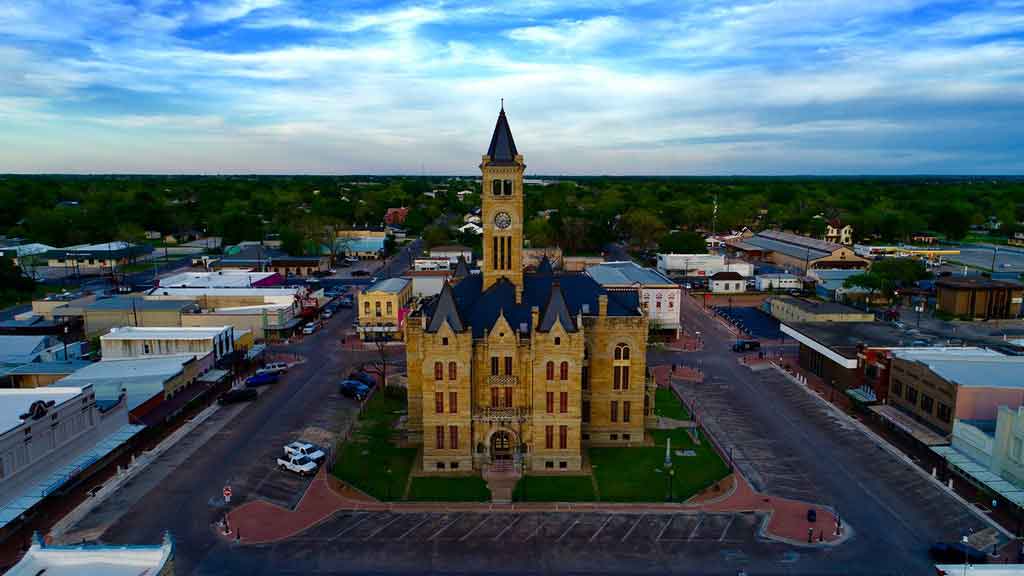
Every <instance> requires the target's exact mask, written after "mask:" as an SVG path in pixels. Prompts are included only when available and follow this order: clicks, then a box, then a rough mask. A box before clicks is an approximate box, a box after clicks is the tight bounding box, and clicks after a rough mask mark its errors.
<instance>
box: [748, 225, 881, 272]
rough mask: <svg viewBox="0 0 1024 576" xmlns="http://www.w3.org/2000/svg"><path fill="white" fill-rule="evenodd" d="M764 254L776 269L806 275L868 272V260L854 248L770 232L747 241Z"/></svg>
mask: <svg viewBox="0 0 1024 576" xmlns="http://www.w3.org/2000/svg"><path fill="white" fill-rule="evenodd" d="M744 242H745V243H746V244H749V245H751V246H755V247H757V248H759V249H760V250H762V251H763V252H762V254H763V255H762V258H763V259H764V260H766V261H768V262H770V263H772V264H775V265H776V266H781V267H783V268H786V269H788V270H799V271H801V272H803V273H806V272H807V271H808V270H812V269H815V268H842V269H850V268H854V269H864V268H867V267H868V264H869V262H868V260H867V259H865V258H861V257H860V256H858V255H856V254H855V253H854V251H853V249H852V247H850V246H844V245H842V244H835V243H832V242H826V241H825V240H819V239H817V238H810V237H807V236H800V235H799V234H792V233H789V232H779V231H775V230H766V231H764V232H758V233H757V234H754V235H753V236H751V237H750V238H747V239H746V240H745V241H744Z"/></svg>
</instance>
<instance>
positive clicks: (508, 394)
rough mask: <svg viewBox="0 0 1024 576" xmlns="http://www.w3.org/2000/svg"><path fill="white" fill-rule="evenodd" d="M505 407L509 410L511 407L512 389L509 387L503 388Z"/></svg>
mask: <svg viewBox="0 0 1024 576" xmlns="http://www.w3.org/2000/svg"><path fill="white" fill-rule="evenodd" d="M505 407H506V408H511V407H512V387H511V386H506V387H505Z"/></svg>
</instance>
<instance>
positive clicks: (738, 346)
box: [732, 340, 761, 352]
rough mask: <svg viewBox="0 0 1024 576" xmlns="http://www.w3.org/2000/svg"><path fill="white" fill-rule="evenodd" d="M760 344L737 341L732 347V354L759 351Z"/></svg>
mask: <svg viewBox="0 0 1024 576" xmlns="http://www.w3.org/2000/svg"><path fill="white" fill-rule="evenodd" d="M760 349H761V343H760V342H758V341H757V340H737V341H736V342H735V343H734V344H733V345H732V351H733V352H748V351H750V350H760Z"/></svg>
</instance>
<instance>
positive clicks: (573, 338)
mask: <svg viewBox="0 0 1024 576" xmlns="http://www.w3.org/2000/svg"><path fill="white" fill-rule="evenodd" d="M525 168H526V165H525V164H524V162H523V157H522V156H521V155H520V154H519V153H518V152H517V150H516V146H515V142H514V141H513V139H512V133H511V131H510V129H509V126H508V121H507V119H506V117H505V112H504V110H502V111H501V113H500V114H499V116H498V121H497V124H496V126H495V129H494V134H493V136H492V138H491V144H490V147H489V149H488V151H487V153H486V154H485V155H484V156H483V160H482V162H481V164H480V170H481V172H482V173H483V179H482V180H483V194H482V204H483V206H482V220H483V227H484V238H483V259H482V261H481V273H480V274H471V275H468V276H462V277H458V278H453V279H454V280H455V283H454V284H451V283H446V284H445V285H444V287H443V288H442V291H441V293H440V295H439V296H437V297H436V298H432V299H429V300H427V301H425V302H424V303H423V304H422V305H421V306H420V307H419V308H418V309H417V310H415V311H414V312H413V313H412V315H411V317H410V319H409V321H408V322H407V324H406V339H407V348H406V350H407V352H406V353H407V362H408V375H409V379H408V394H409V429H410V431H411V432H413V434H414V435H416V436H419V437H420V438H421V439H422V442H423V462H422V466H423V469H424V470H425V471H436V472H448V471H452V470H455V471H462V470H467V469H481V468H484V467H486V466H489V465H492V464H500V465H501V466H508V465H512V466H514V467H515V468H516V469H517V470H528V469H532V470H551V471H566V472H578V471H579V470H580V469H581V466H582V460H583V453H584V446H586V445H588V444H591V445H596V444H600V445H629V444H638V443H640V442H643V440H644V420H645V417H646V415H647V414H648V413H649V412H650V411H651V410H653V406H654V400H653V390H649V389H648V388H647V386H646V378H645V374H646V338H647V317H646V316H645V315H644V313H643V310H642V309H641V306H640V302H639V298H638V295H637V293H636V291H608V290H606V289H604V288H603V287H601V285H600V284H598V283H597V282H595V281H594V279H593V278H591V277H590V276H588V275H586V274H556V273H555V272H553V270H552V269H551V266H550V264H549V263H548V262H547V261H544V262H542V263H541V264H540V265H539V266H538V267H537V270H536V272H530V273H524V270H523V267H524V263H525V262H524V259H523V226H524V224H525V221H524V218H523V171H524V170H525Z"/></svg>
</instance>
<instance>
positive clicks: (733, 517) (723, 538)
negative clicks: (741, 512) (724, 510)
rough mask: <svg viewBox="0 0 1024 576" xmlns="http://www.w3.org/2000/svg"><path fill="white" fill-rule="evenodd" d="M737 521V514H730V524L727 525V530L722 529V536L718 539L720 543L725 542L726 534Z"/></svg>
mask: <svg viewBox="0 0 1024 576" xmlns="http://www.w3.org/2000/svg"><path fill="white" fill-rule="evenodd" d="M735 521H736V515H735V514H730V515H729V522H728V523H726V525H725V528H722V535H721V536H719V537H718V541H719V542H723V541H725V534H726V533H727V532H728V531H729V527H730V526H732V523H733V522H735Z"/></svg>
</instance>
